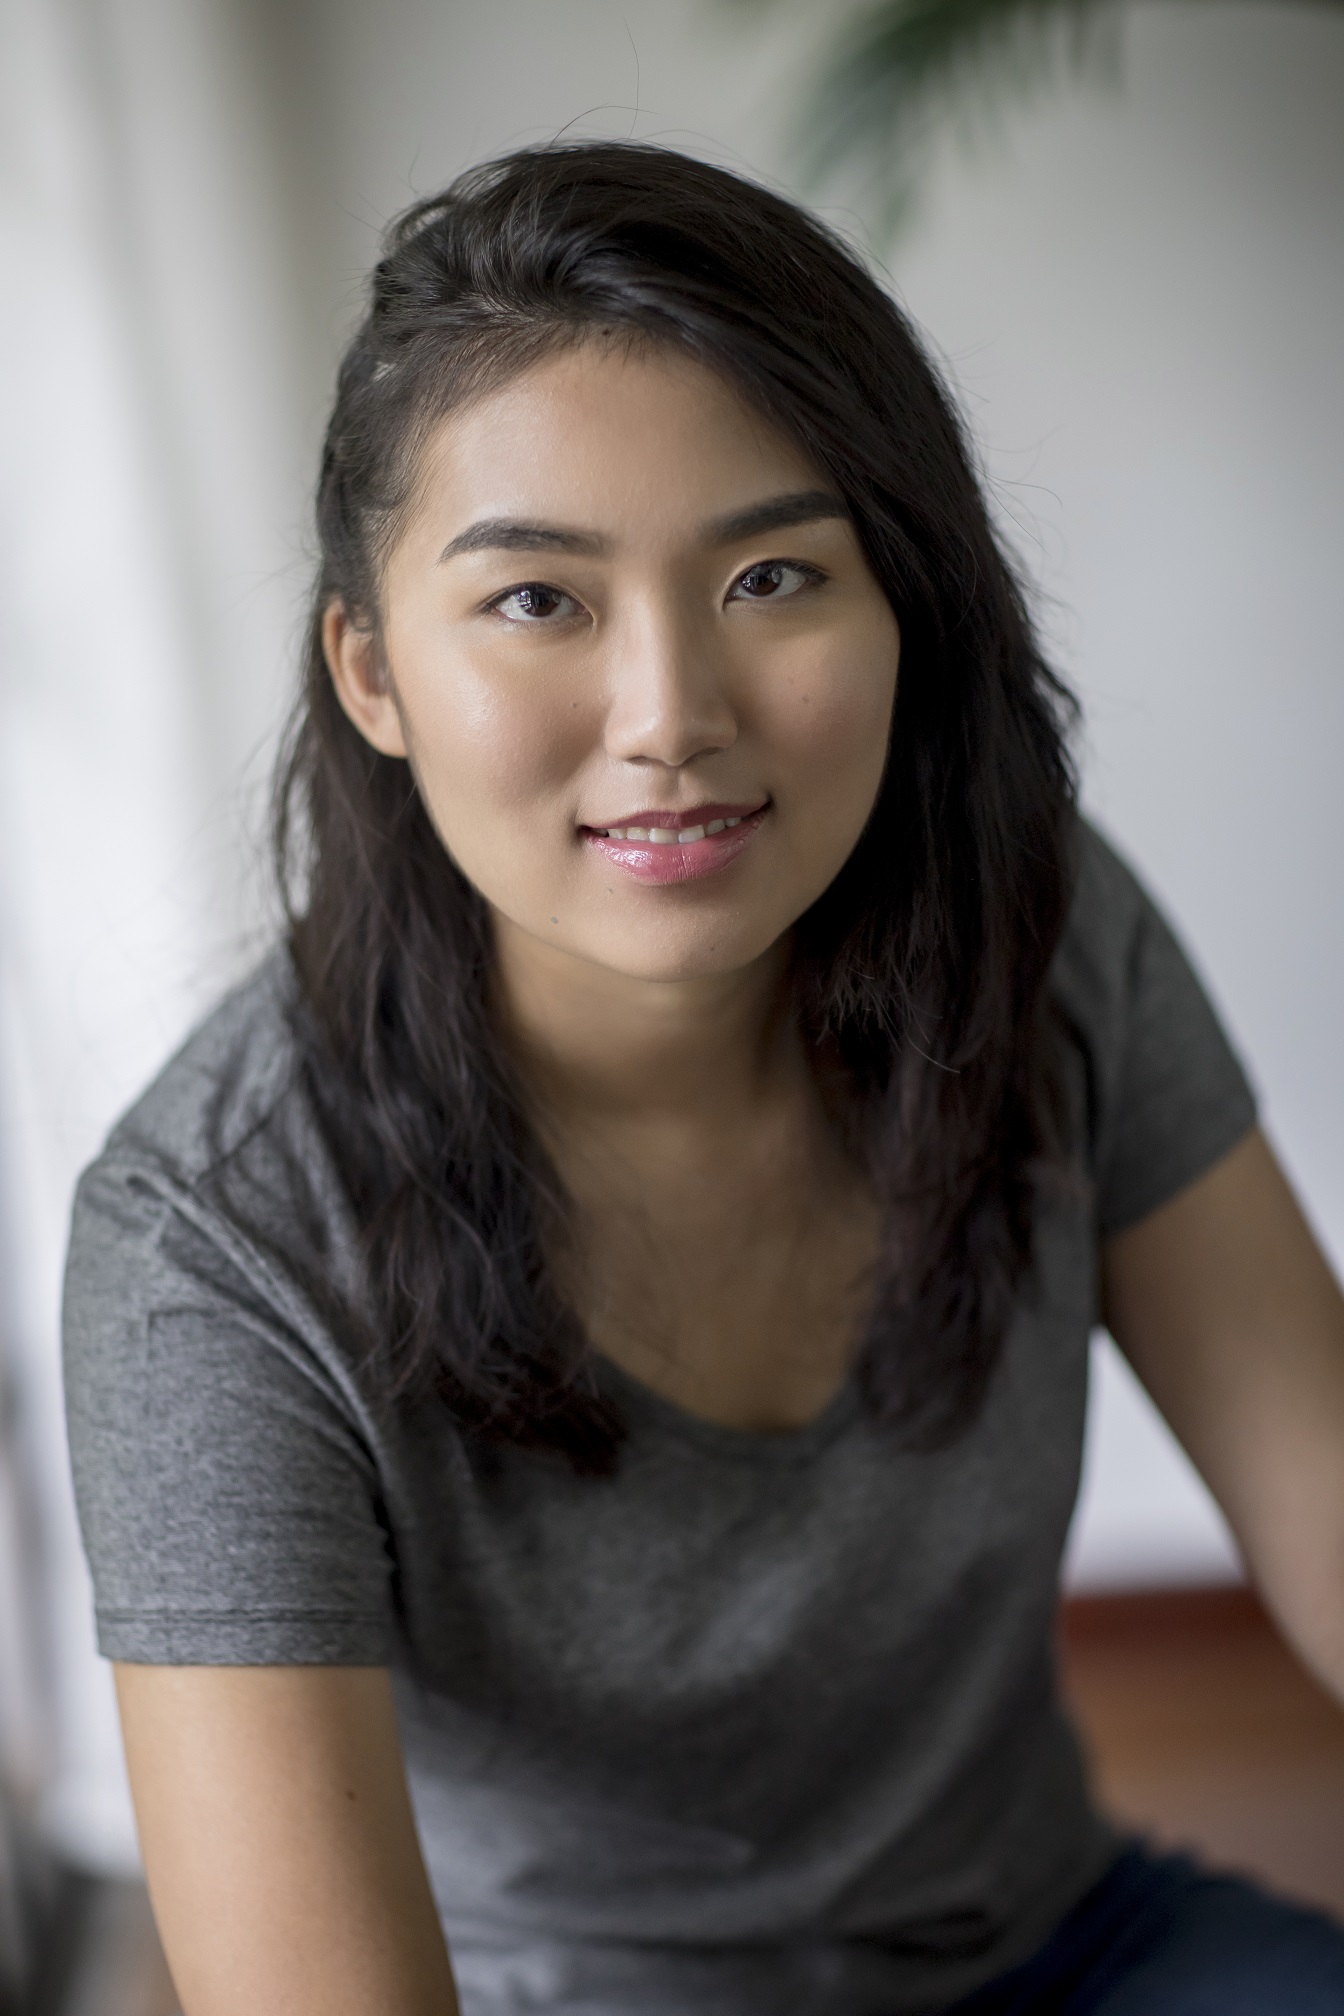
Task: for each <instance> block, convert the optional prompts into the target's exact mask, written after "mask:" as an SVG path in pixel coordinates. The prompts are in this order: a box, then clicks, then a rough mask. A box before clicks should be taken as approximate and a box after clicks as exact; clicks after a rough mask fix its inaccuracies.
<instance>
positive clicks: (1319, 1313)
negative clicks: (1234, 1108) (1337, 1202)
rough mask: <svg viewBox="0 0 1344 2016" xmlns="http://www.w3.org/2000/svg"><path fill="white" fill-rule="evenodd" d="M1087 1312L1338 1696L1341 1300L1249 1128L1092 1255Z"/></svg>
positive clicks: (1343, 1510)
mask: <svg viewBox="0 0 1344 2016" xmlns="http://www.w3.org/2000/svg"><path fill="white" fill-rule="evenodd" d="M1101 1271H1102V1314H1103V1318H1104V1320H1105V1322H1106V1325H1107V1327H1108V1329H1109V1330H1110V1331H1111V1334H1112V1335H1113V1336H1114V1338H1115V1340H1116V1342H1117V1344H1119V1346H1120V1348H1121V1349H1122V1350H1123V1351H1124V1353H1125V1355H1126V1357H1127V1358H1128V1359H1129V1360H1130V1362H1131V1364H1132V1365H1133V1366H1134V1369H1135V1371H1136V1372H1137V1373H1138V1374H1139V1377H1140V1378H1141V1379H1142V1380H1143V1383H1144V1384H1145V1386H1146V1387H1147V1388H1148V1390H1149V1392H1150V1393H1151V1394H1152V1396H1153V1398H1154V1400H1155V1401H1156V1402H1157V1405H1158V1407H1159V1408H1160V1409H1161V1411H1162V1413H1163V1414H1164V1415H1165V1416H1166V1419H1167V1420H1168V1421H1169V1422H1170V1424H1171V1426H1172V1428H1173V1430H1174V1431H1175V1433H1176V1435H1177V1436H1178V1437H1179V1439H1180V1441H1181V1442H1182V1443H1183V1444H1184V1446H1185V1448H1186V1449H1187V1450H1188V1451H1189V1454H1190V1456H1191V1458H1192V1459H1193V1461H1194V1462H1195V1464H1196V1466H1197V1467H1198V1469H1199V1470H1200V1472H1201V1473H1202V1475H1203V1476H1204V1478H1205V1480H1206V1482H1207V1483H1208V1485H1209V1487H1210V1489H1211V1490H1212V1492H1213V1494H1214V1496H1215V1497H1216V1498H1217V1500H1218V1502H1219V1504H1220V1505H1221V1506H1222V1508H1223V1510H1224V1512H1225V1513H1226V1514H1227V1517H1228V1520H1229V1523H1230V1524H1231V1526H1232V1528H1233V1531H1234V1532H1235V1533H1236V1535H1237V1538H1238V1540H1239V1542H1240V1544H1241V1547H1242V1550H1243V1552H1244V1554H1245V1556H1246V1559H1247V1563H1248V1565H1249V1567H1250V1569H1251V1571H1252V1573H1253V1574H1254V1575H1255V1577H1256V1579H1257V1581H1258V1582H1259V1583H1260V1585H1261V1587H1262V1588H1263V1590H1264V1593H1265V1595H1266V1597H1267V1599H1268V1601H1269V1602H1270V1604H1271V1606H1272V1607H1273V1608H1274V1609H1275V1611H1276V1612H1277V1614H1278V1616H1279V1619H1280V1621H1281V1622H1282V1624H1283V1626H1284V1628H1285V1630H1286V1631H1287V1632H1288V1634H1289V1635H1290V1637H1291V1638H1292V1639H1293V1640H1294V1642H1295V1643H1296V1645H1297V1646H1298V1648H1299V1650H1300V1651H1301V1652H1302V1654H1303V1656H1304V1657H1305V1658H1307V1659H1308V1660H1309V1662H1310V1663H1311V1664H1312V1665H1313V1666H1314V1667H1315V1668H1316V1670H1317V1671H1318V1672H1319V1673H1320V1674H1321V1675H1322V1677H1323V1678H1324V1679H1326V1680H1327V1681H1328V1682H1329V1683H1330V1684H1331V1685H1333V1687H1334V1688H1335V1690H1336V1691H1337V1692H1339V1693H1340V1694H1342V1695H1344V1297H1342V1296H1341V1294H1340V1290H1339V1286H1338V1284H1337V1283H1336V1281H1335V1280H1334V1277H1333V1276H1332V1274H1331V1272H1330V1268H1329V1266H1328V1264H1327V1262H1326V1260H1325V1258H1324V1256H1323V1255H1322V1253H1321V1251H1320V1248H1319V1247H1318V1246H1317V1244H1316V1241H1315V1240H1314V1238H1313V1237H1312V1234H1311V1231H1310V1228H1309V1227H1308V1225H1307V1223H1306V1220H1305V1218H1304V1217H1303V1215H1302V1212H1301V1210H1300V1209H1299V1207H1298V1205H1297V1202H1296V1200H1295V1198H1294V1197H1293V1194H1292V1191H1291V1190H1290V1188H1289V1186H1288V1183H1287V1181H1286V1180H1285V1178H1284V1176H1283V1174H1282V1172H1281V1170H1280V1168H1279V1166H1278V1163H1277V1162H1276V1161H1275V1159H1274V1156H1273V1154H1272V1153H1271V1151H1270V1149H1269V1147H1268V1145H1267V1143H1266V1141H1265V1139H1264V1136H1263V1135H1262V1134H1261V1133H1260V1132H1259V1130H1258V1129H1257V1130H1255V1131H1253V1132H1252V1133H1251V1134H1249V1135H1248V1136H1247V1137H1246V1138H1245V1139H1244V1140H1243V1141H1242V1142H1241V1143H1240V1144H1239V1145H1238V1146H1237V1147H1235V1148H1233V1149H1232V1150H1231V1151H1230V1152H1229V1153H1227V1154H1225V1155H1224V1156H1222V1157H1221V1158H1220V1159H1219V1160H1218V1161H1217V1162H1216V1163H1215V1164H1214V1165H1213V1167H1212V1168H1211V1169H1209V1170H1208V1171H1207V1172H1206V1173H1205V1174H1204V1175H1203V1176H1201V1177H1200V1178H1198V1180H1196V1181H1195V1182H1193V1183H1191V1184H1190V1185H1188V1186H1187V1187H1186V1188H1184V1189H1183V1190H1181V1191H1180V1192H1179V1193H1178V1194H1177V1195H1176V1196H1175V1197H1173V1198H1171V1199H1170V1200H1169V1201H1168V1202H1167V1203H1165V1204H1163V1205H1162V1206H1161V1207H1160V1208H1158V1209H1157V1210H1154V1211H1152V1212H1151V1213H1149V1214H1148V1215H1147V1216H1146V1217H1144V1218H1142V1219H1141V1220H1140V1221H1139V1222H1138V1223H1137V1224H1134V1225H1131V1226H1129V1227H1128V1228H1127V1229H1125V1230H1124V1231H1121V1232H1118V1233H1116V1234H1114V1235H1113V1236H1112V1237H1110V1238H1109V1239H1107V1240H1106V1241H1105V1242H1104V1244H1103V1247H1102V1262H1101Z"/></svg>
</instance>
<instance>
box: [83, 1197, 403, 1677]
mask: <svg viewBox="0 0 1344 2016" xmlns="http://www.w3.org/2000/svg"><path fill="white" fill-rule="evenodd" d="M226 1235H227V1228H219V1229H218V1230H217V1229H215V1228H212V1226H211V1224H210V1222H209V1217H208V1214H200V1213H196V1212H194V1211H193V1209H192V1208H191V1200H190V1199H185V1200H180V1201H178V1202H175V1201H173V1199H172V1197H171V1194H169V1195H165V1186H164V1185H163V1184H161V1183H159V1182H158V1181H156V1180H155V1178H154V1176H153V1174H152V1173H147V1172H143V1171H137V1170H135V1169H134V1168H127V1167H125V1166H118V1165H117V1164H116V1163H115V1162H114V1161H113V1162H109V1161H108V1160H106V1159H105V1160H104V1161H103V1162H102V1163H96V1164H95V1165H94V1167H93V1169H92V1170H90V1171H89V1172H88V1173H87V1174H86V1176H85V1178H84V1180H83V1182H82V1183H81V1185H80V1189H79V1193H78V1196H77V1199H76V1206H75V1213H74V1221H73V1227H72V1234H71V1244H70V1253H69V1260H68V1264H67V1272H66V1295H65V1324H64V1328H65V1374H66V1405H67V1417H68V1423H69V1435H70V1448H71V1459H72V1465H73V1471H74V1481H75V1491H76V1498H77V1501H78V1506H79V1513H80V1520H81V1524H82V1528H83V1533H84V1541H85V1546H86V1549H87V1552H88V1557H89V1562H90V1566H91V1569H92V1573H93V1582H94V1593H95V1601H96V1609H97V1622H98V1643H99V1649H100V1650H101V1651H102V1652H103V1653H104V1654H105V1655H106V1656H107V1657H108V1658H113V1659H122V1660H130V1661H136V1662H143V1663H148V1664H165V1665H286V1664H322V1665H328V1664H330V1665H379V1664H384V1663H386V1660H387V1657H388V1646H389V1637H390V1630H389V1585H390V1556H389V1550H388V1544H387V1533H386V1529H385V1522H384V1520H383V1517H382V1515H381V1508H380V1494H379V1486H378V1476H377V1466H376V1463H375V1461H374V1458H373V1455H372V1453H371V1449H370V1447H369V1442H368V1438H367V1436H365V1435H364V1434H363V1433H361V1427H360V1422H359V1418H358V1408H357V1405H356V1404H354V1402H353V1401H352V1397H351V1393H350V1391H349V1390H348V1387H346V1386H345V1385H344V1384H343V1380H342V1375H341V1371H340V1367H339V1365H338V1364H336V1363H334V1362H332V1359H331V1355H330V1353H328V1352H326V1351H324V1348H323V1342H322V1339H321V1337H320V1335H319V1334H317V1333H316V1332H315V1331H314V1329H313V1326H312V1324H311V1322H310V1321H309V1319H308V1317H307V1316H306V1315H305V1311H304V1309H303V1307H302V1303H301V1300H300V1299H299V1298H293V1299H292V1301H291V1306H290V1307H288V1308H286V1307H285V1306H284V1302H285V1297H284V1295H283V1294H282V1293H276V1292H272V1287H271V1284H268V1282H267V1280H266V1273H265V1268H264V1267H263V1266H260V1265H258V1266H252V1265H251V1264H249V1256H248V1255H247V1253H246V1252H245V1251H243V1252H239V1251H237V1250H235V1251H230V1250H229V1243H230V1242H229V1239H228V1237H227V1236H226Z"/></svg>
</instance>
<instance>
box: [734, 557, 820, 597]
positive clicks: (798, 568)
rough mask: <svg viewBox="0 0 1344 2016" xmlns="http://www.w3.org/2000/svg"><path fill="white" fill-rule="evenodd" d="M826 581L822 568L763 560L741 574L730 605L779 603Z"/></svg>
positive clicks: (796, 561) (798, 563) (792, 561)
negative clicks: (736, 603)
mask: <svg viewBox="0 0 1344 2016" xmlns="http://www.w3.org/2000/svg"><path fill="white" fill-rule="evenodd" d="M825 579H826V576H825V575H824V574H823V573H822V571H821V569H820V567H809V566H808V565H807V563H806V562H805V561H803V560H761V561H758V562H757V564H756V566H754V567H748V569H747V571H746V573H745V574H739V575H738V577H737V579H736V581H735V582H734V583H733V586H732V590H731V592H730V593H729V596H728V600H729V601H730V602H778V601H780V600H781V599H782V598H783V597H785V596H788V595H797V594H800V593H801V591H802V590H803V589H804V588H815V587H816V586H817V585H818V583H819V582H822V581H824V580H825Z"/></svg>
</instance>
